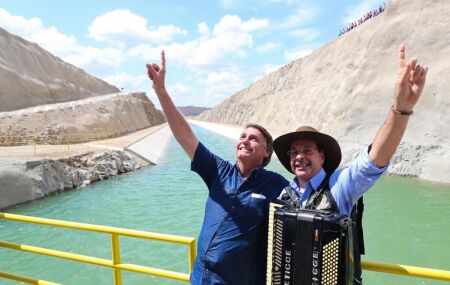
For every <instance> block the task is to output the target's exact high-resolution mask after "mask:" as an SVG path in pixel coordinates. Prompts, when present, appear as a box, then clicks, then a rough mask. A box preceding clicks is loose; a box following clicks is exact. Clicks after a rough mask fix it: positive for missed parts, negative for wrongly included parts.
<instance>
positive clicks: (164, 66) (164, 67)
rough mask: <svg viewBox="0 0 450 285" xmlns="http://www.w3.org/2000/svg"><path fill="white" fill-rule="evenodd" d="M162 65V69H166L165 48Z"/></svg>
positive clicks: (162, 53)
mask: <svg viewBox="0 0 450 285" xmlns="http://www.w3.org/2000/svg"><path fill="white" fill-rule="evenodd" d="M161 67H162V69H166V55H165V53H164V50H162V51H161Z"/></svg>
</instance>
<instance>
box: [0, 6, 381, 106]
mask: <svg viewBox="0 0 450 285" xmlns="http://www.w3.org/2000/svg"><path fill="white" fill-rule="evenodd" d="M383 3H384V1H381V0H359V1H357V0H316V1H313V0H266V1H260V0H210V1H206V0H204V1H200V0H190V1H182V0H164V1H155V0H146V1H145V0H128V1H126V0H90V1H88V0H78V1H70V0H67V1H59V0H8V1H5V0H0V27H1V28H3V29H5V30H7V31H8V32H10V33H12V34H16V35H18V36H20V37H23V38H25V39H27V40H29V41H32V42H35V43H38V44H39V45H40V46H41V47H43V48H45V49H47V50H48V51H50V52H51V53H52V54H54V55H56V56H58V57H59V58H61V59H63V60H64V61H66V62H69V63H71V64H73V65H75V66H77V67H79V68H81V69H83V70H85V71H86V72H88V73H90V74H92V75H94V76H96V77H99V78H101V79H103V80H105V81H107V82H109V83H111V84H113V85H115V86H117V87H118V88H120V89H123V91H125V92H131V91H142V92H146V94H147V96H148V97H149V98H150V99H151V100H152V102H153V103H155V105H156V106H157V107H159V106H160V105H159V103H158V102H157V99H156V95H155V94H154V92H153V89H152V87H151V82H150V81H149V79H148V77H147V74H146V72H147V71H146V68H145V64H146V63H158V64H159V63H160V53H161V50H165V54H166V60H167V63H166V69H167V72H166V88H167V90H168V92H169V94H170V95H171V97H172V98H173V100H174V102H175V104H176V105H178V106H187V105H194V106H205V107H213V106H215V105H217V104H219V103H220V102H222V101H223V100H224V99H226V98H227V97H230V96H232V95H233V94H234V93H236V92H238V91H239V90H242V89H244V88H246V87H247V86H249V85H250V84H251V83H253V82H255V81H256V80H259V79H261V78H263V77H264V76H266V75H267V74H269V73H270V72H273V71H275V70H277V69H278V68H280V67H281V66H283V65H286V64H289V63H290V62H292V61H294V60H296V59H299V58H302V57H304V56H307V55H308V54H310V53H311V52H312V51H313V50H314V49H317V48H320V47H321V46H323V45H325V44H327V43H329V42H330V41H333V40H334V39H336V38H337V37H338V34H339V31H340V30H341V29H343V28H345V27H346V26H347V25H348V23H349V22H351V21H354V20H357V19H359V18H361V17H362V16H363V15H364V14H365V13H366V12H368V11H370V10H372V9H377V8H378V7H379V6H380V5H382V4H383Z"/></svg>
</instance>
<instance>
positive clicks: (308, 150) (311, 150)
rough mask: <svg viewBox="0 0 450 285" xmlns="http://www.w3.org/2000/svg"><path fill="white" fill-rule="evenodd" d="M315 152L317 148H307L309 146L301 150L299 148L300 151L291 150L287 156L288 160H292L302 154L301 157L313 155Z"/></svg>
mask: <svg viewBox="0 0 450 285" xmlns="http://www.w3.org/2000/svg"><path fill="white" fill-rule="evenodd" d="M316 150H317V147H309V146H307V147H303V148H300V149H291V150H288V152H287V155H288V156H289V157H290V158H294V157H296V156H297V155H299V154H303V155H311V154H313V153H314V152H315V151H316Z"/></svg>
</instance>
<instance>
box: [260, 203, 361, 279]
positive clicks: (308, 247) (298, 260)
mask: <svg viewBox="0 0 450 285" xmlns="http://www.w3.org/2000/svg"><path fill="white" fill-rule="evenodd" d="M352 224H353V223H352V221H351V219H350V218H348V217H346V216H343V215H340V214H338V213H330V212H322V211H318V210H304V209H289V208H287V207H286V206H282V205H279V204H274V203H270V210H269V232H268V236H269V238H268V250H267V255H268V256H267V276H266V282H267V283H266V284H268V285H269V284H270V285H278V284H279V285H319V284H320V285H343V284H353V270H354V263H353V239H352Z"/></svg>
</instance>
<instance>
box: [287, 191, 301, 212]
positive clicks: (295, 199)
mask: <svg viewBox="0 0 450 285" xmlns="http://www.w3.org/2000/svg"><path fill="white" fill-rule="evenodd" d="M283 190H284V191H285V192H286V194H288V196H289V198H291V203H292V204H293V206H294V208H300V206H301V205H300V200H299V199H298V196H297V194H296V193H294V189H292V187H291V186H286V187H284V189H283Z"/></svg>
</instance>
